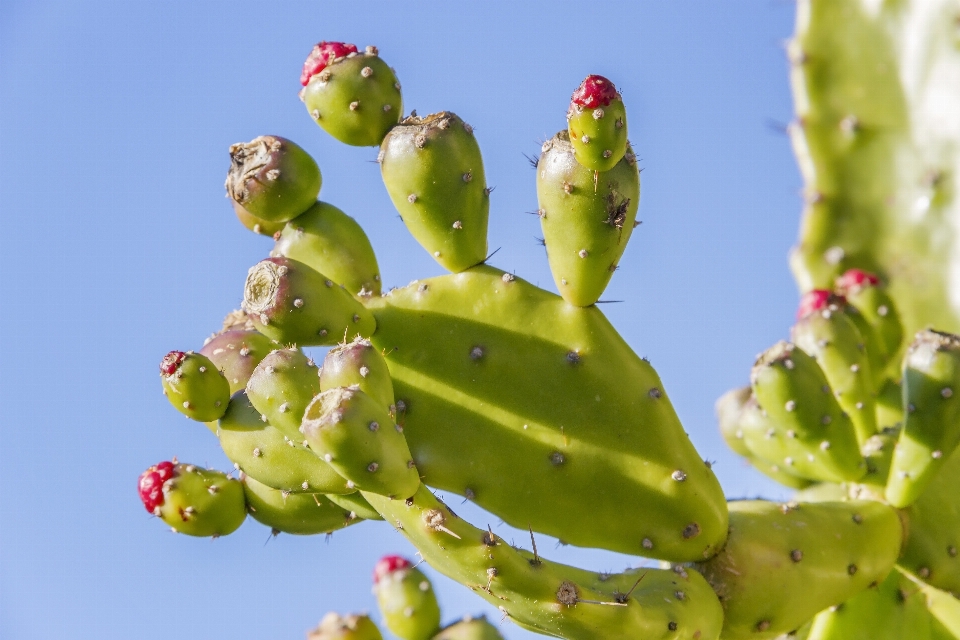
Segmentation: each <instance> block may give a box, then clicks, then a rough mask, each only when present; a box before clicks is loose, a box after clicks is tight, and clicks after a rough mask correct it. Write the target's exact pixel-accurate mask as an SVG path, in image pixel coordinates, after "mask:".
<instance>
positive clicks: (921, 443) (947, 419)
mask: <svg viewBox="0 0 960 640" xmlns="http://www.w3.org/2000/svg"><path fill="white" fill-rule="evenodd" d="M902 385H903V406H904V408H905V410H906V413H905V415H904V424H903V431H902V432H901V433H900V441H899V442H898V443H897V448H896V450H895V451H894V454H893V464H892V465H891V469H890V479H889V481H888V483H887V492H886V495H887V500H889V501H890V504H892V505H893V506H895V507H899V508H902V507H906V506H907V505H909V504H911V503H913V502H914V500H916V499H917V498H918V497H919V496H920V494H921V493H922V492H923V490H924V488H925V487H926V486H927V484H928V483H929V482H930V481H931V480H932V479H933V478H934V476H935V475H936V474H937V472H938V471H939V470H940V467H942V466H943V464H944V463H945V462H946V460H947V458H949V457H950V455H951V454H952V453H953V451H954V449H956V447H957V444H958V443H960V336H956V335H954V334H951V333H941V332H938V331H933V330H930V329H925V330H923V331H920V332H918V333H917V335H916V337H915V338H914V341H913V343H912V344H911V345H910V347H909V348H908V349H907V355H906V356H905V357H904V359H903V382H902Z"/></svg>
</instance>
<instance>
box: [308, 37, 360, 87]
mask: <svg viewBox="0 0 960 640" xmlns="http://www.w3.org/2000/svg"><path fill="white" fill-rule="evenodd" d="M350 53H357V45H355V44H348V43H346V42H326V41H324V42H320V43H318V44H317V45H316V46H315V47H314V48H313V51H311V52H310V55H309V56H307V60H306V62H304V63H303V71H301V72H300V84H302V85H303V86H307V83H309V82H310V78H312V77H313V76H315V75H317V74H318V73H320V72H321V71H323V70H324V69H326V68H327V65H328V64H330V63H331V62H333V61H334V60H336V59H337V58H342V57H344V56H346V55H347V54H350Z"/></svg>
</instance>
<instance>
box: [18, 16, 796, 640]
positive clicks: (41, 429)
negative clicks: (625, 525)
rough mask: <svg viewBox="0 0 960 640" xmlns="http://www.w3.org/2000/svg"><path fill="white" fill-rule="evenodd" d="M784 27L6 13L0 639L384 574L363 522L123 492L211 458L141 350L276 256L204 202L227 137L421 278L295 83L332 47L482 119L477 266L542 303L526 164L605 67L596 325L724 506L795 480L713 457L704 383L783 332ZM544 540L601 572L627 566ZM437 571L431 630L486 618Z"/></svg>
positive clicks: (350, 160) (362, 167) (257, 618)
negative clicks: (609, 270)
mask: <svg viewBox="0 0 960 640" xmlns="http://www.w3.org/2000/svg"><path fill="white" fill-rule="evenodd" d="M592 7H597V9H594V10H591V8H592ZM792 21H793V4H792V3H791V2H788V1H786V0H749V1H748V0H727V1H724V2H717V1H716V0H688V1H685V2H662V1H654V0H649V1H642V2H639V1H623V2H607V3H589V2H578V3H574V2H540V3H534V2H518V1H512V2H506V1H488V2H484V3H459V2H447V3H439V2H433V1H422V2H418V3H400V2H363V3H354V2H343V1H340V2H280V1H277V2H246V1H240V0H234V1H232V2H218V1H214V0H201V1H196V0H194V1H192V2H186V1H184V2H130V1H129V0H126V1H118V2H84V1H79V0H71V1H64V2H52V1H46V2H44V1H39V0H22V1H13V0H0V256H2V264H3V266H4V277H3V286H4V290H3V302H2V303H0V328H2V331H0V402H2V406H3V411H2V417H0V637H2V638H4V639H5V640H26V639H32V638H64V639H65V638H98V639H110V638H143V639H152V638H170V637H171V635H179V636H180V637H193V638H230V639H231V640H244V639H251V640H253V639H262V638H268V637H269V638H302V637H303V632H304V631H305V630H306V629H307V628H309V627H310V626H312V625H314V624H315V623H316V622H317V620H319V618H320V617H321V616H322V615H323V614H324V613H325V612H326V611H328V610H338V611H342V612H347V611H354V610H371V611H373V610H375V606H374V601H373V599H372V597H371V595H370V585H369V574H370V570H371V568H372V566H373V564H374V562H375V561H376V559H377V558H378V557H379V556H380V555H382V554H383V553H386V552H401V553H407V554H410V553H412V549H411V548H410V547H409V545H407V543H406V542H405V541H404V540H403V539H402V538H401V537H400V536H399V534H397V533H395V532H394V531H393V530H392V529H391V528H390V527H389V526H386V525H382V524H381V525H377V524H376V523H365V524H363V525H361V526H358V527H355V528H352V529H350V530H348V531H345V532H341V533H338V534H336V535H334V536H333V538H332V539H331V540H330V541H329V542H325V541H324V540H323V538H322V537H320V538H296V537H293V536H280V537H279V538H277V539H274V540H271V541H270V542H269V543H267V544H264V542H265V541H266V540H267V538H268V531H267V530H266V529H265V528H264V527H262V526H260V525H258V524H256V523H255V522H252V521H250V522H248V523H247V524H246V525H244V527H242V528H241V529H240V531H238V532H237V533H236V534H234V535H232V536H229V537H226V538H223V539H220V540H216V541H213V542H211V541H209V540H196V539H190V538H187V537H185V536H174V535H172V534H170V533H169V532H168V531H167V530H166V528H165V527H164V526H162V525H161V523H160V522H158V521H156V520H154V519H152V518H150V517H149V516H148V515H147V514H146V512H145V511H144V510H143V508H142V506H141V505H140V503H139V500H138V499H137V496H136V492H135V482H136V478H137V475H138V474H139V473H140V472H141V471H142V470H143V469H144V468H145V467H146V466H148V465H150V464H153V463H156V462H157V461H159V460H162V459H167V458H169V457H171V456H173V455H177V456H179V457H180V458H181V459H182V460H186V461H192V462H196V463H198V464H210V465H213V466H218V467H220V468H227V463H226V460H225V458H224V456H223V454H222V453H221V452H220V450H219V447H218V445H217V442H216V440H215V438H213V437H212V436H211V434H210V433H209V432H208V431H207V430H206V429H205V428H203V427H202V426H200V425H198V424H196V423H192V422H189V421H188V420H185V419H183V418H182V417H180V416H179V414H177V413H176V412H175V411H173V410H172V409H171V408H170V407H169V406H168V404H167V403H166V400H165V399H164V398H163V396H162V395H161V393H160V384H159V381H158V374H157V365H158V362H159V361H160V358H161V357H162V356H163V354H165V353H166V352H167V351H169V350H171V349H191V348H193V349H196V348H199V347H200V346H201V344H202V341H203V339H204V337H205V336H207V335H208V334H209V333H210V332H212V331H213V330H215V329H216V328H217V327H218V326H219V323H220V320H221V318H222V316H223V315H224V314H225V313H226V312H227V311H229V310H231V309H233V308H235V307H236V306H237V305H238V303H239V301H240V298H241V296H242V287H243V280H244V277H245V274H246V270H247V268H248V267H249V266H251V265H252V264H254V263H255V262H256V261H257V260H259V259H261V258H262V257H264V256H265V255H266V253H267V252H268V251H269V250H270V247H271V242H270V241H269V240H268V239H265V238H262V237H258V236H254V235H253V234H252V233H250V232H248V231H246V230H245V229H243V228H242V227H241V226H240V225H239V224H238V223H237V222H236V221H235V219H234V218H233V214H232V211H231V209H230V207H229V205H228V201H227V200H225V198H224V191H223V180H224V176H225V173H226V170H227V167H228V156H227V147H228V146H229V145H230V144H231V143H234V142H239V141H246V140H249V139H251V138H253V137H255V136H257V135H261V134H278V135H282V136H285V137H289V138H291V139H293V140H296V141H298V142H299V143H300V144H301V145H302V146H304V147H305V148H306V149H307V150H308V151H309V152H310V153H311V154H313V155H314V157H316V159H317V160H318V162H319V164H320V166H321V169H322V171H323V174H324V186H323V191H322V193H321V199H323V200H325V201H328V202H331V203H333V204H335V205H337V206H339V207H340V208H342V209H344V210H345V211H346V212H348V213H349V214H350V215H352V216H354V217H355V218H357V219H358V220H359V221H360V222H361V224H362V225H363V226H364V227H365V228H366V230H367V232H368V234H369V235H370V238H371V240H372V242H373V245H374V247H375V248H376V250H377V252H378V257H379V260H380V265H381V268H382V272H383V274H384V281H385V284H386V285H403V284H406V283H407V282H409V281H410V280H413V279H416V278H420V277H425V276H429V275H436V274H439V273H440V270H439V269H440V268H439V267H438V266H437V265H436V264H435V263H434V262H433V260H432V259H431V258H430V257H429V256H428V255H426V253H425V252H424V251H423V250H422V249H421V248H420V247H419V246H418V245H417V244H416V243H415V242H414V241H413V239H412V238H410V237H409V235H408V234H407V232H406V231H405V230H404V229H403V227H402V223H401V222H400V220H399V219H398V218H397V216H396V214H395V212H394V210H393V208H392V206H391V204H390V201H389V199H388V197H387V194H386V191H385V189H384V188H383V186H382V183H381V180H380V177H379V172H378V168H377V165H376V164H374V163H372V162H370V161H371V160H373V159H374V158H375V157H376V150H375V149H356V148H347V147H345V146H343V145H341V144H339V143H337V142H335V141H334V140H333V139H331V138H330V137H329V136H328V135H327V134H325V133H324V132H323V131H321V130H320V129H319V128H318V127H317V126H316V125H314V124H313V123H312V122H311V120H310V118H309V117H308V116H307V114H306V112H305V110H304V108H303V105H302V104H301V103H300V101H299V100H298V99H297V90H298V89H299V84H298V76H299V70H300V65H301V63H302V61H303V59H304V57H305V56H306V55H307V53H309V51H310V49H311V47H312V45H313V44H314V43H315V42H316V41H319V40H321V39H325V40H345V41H350V42H355V43H356V44H358V45H359V46H361V47H362V46H364V45H367V44H376V45H377V46H378V47H379V48H380V52H381V55H382V57H383V58H384V59H385V60H387V61H388V62H389V64H391V65H392V66H394V67H395V68H396V70H397V73H398V75H399V77H400V79H401V81H402V83H403V88H404V101H405V106H406V109H407V110H409V109H417V111H418V112H419V113H421V114H425V113H429V112H432V111H439V110H452V111H455V112H456V113H458V114H459V115H461V116H462V117H463V118H464V119H466V120H467V121H468V122H470V123H471V124H473V125H474V127H475V128H476V131H477V137H478V139H479V141H480V144H481V147H482V149H483V153H484V161H485V164H486V171H487V176H488V181H489V183H490V184H491V185H495V186H496V191H495V192H494V194H493V199H492V207H491V224H490V226H491V232H490V246H491V247H492V248H496V247H499V248H500V251H499V253H497V254H496V257H495V258H494V259H493V261H492V262H493V263H494V264H495V265H496V266H498V267H500V268H503V269H507V270H510V271H515V272H516V273H517V274H518V275H520V276H521V277H524V278H526V279H528V280H530V281H532V282H534V283H539V284H540V285H541V286H544V287H545V288H549V289H551V290H552V289H553V282H552V279H551V277H550V274H549V270H548V268H547V263H546V259H545V256H544V253H543V250H542V249H541V248H540V247H539V246H538V245H537V242H536V240H535V236H537V235H539V225H538V222H537V218H536V216H531V215H526V214H525V212H527V211H531V210H534V209H536V194H535V188H534V174H533V171H532V170H531V169H530V168H529V166H528V164H527V161H526V160H525V159H524V157H523V155H522V154H523V153H527V154H535V153H536V152H537V151H538V149H539V142H538V141H541V140H543V139H544V138H547V137H549V136H551V135H552V134H553V133H555V132H556V131H557V130H558V129H561V128H563V127H564V126H565V121H564V112H565V108H566V105H567V101H568V99H569V96H570V93H571V92H572V91H573V89H574V88H576V86H577V84H578V83H579V82H580V80H581V79H582V78H583V77H584V76H586V75H587V74H589V73H600V74H603V75H606V76H608V77H610V78H611V79H613V80H614V81H615V82H616V83H617V85H618V86H619V87H620V88H621V90H622V92H623V95H624V98H625V100H626V105H627V109H628V112H629V117H630V131H631V139H632V142H633V144H634V148H635V149H636V150H637V152H638V155H639V158H640V159H641V166H642V167H643V174H642V175H643V193H642V197H641V203H640V214H639V217H640V218H641V219H642V220H643V224H642V226H641V227H640V228H639V229H638V230H637V232H636V233H635V234H634V236H633V239H632V240H631V244H630V246H629V248H628V249H627V254H626V257H625V259H624V260H623V262H622V268H621V270H620V271H619V272H618V273H617V274H616V276H615V277H614V280H613V283H612V284H611V286H610V287H609V289H608V290H607V293H606V295H605V296H604V297H605V298H608V299H613V300H623V301H624V302H622V303H620V304H611V305H607V306H606V307H604V312H605V313H606V314H607V315H608V317H609V318H610V319H611V321H612V322H613V324H614V325H615V326H616V327H618V328H619V329H620V331H621V332H622V334H623V335H624V337H625V338H626V339H627V341H628V342H629V343H630V344H631V345H632V346H633V348H634V350H635V351H637V353H639V354H640V355H644V356H647V357H649V358H650V360H651V361H652V362H653V364H654V365H655V366H656V367H657V368H658V370H659V372H660V374H661V376H662V378H663V380H664V384H665V386H666V390H667V392H668V393H669V394H670V397H671V399H672V400H673V402H674V405H675V406H676V407H677V410H678V412H679V414H680V417H681V419H682V420H683V421H684V424H685V425H686V428H687V430H688V432H689V433H690V434H691V437H692V438H693V441H694V443H695V444H696V446H697V447H698V449H699V450H700V452H701V454H702V455H703V456H704V457H705V458H708V459H710V460H715V461H716V466H715V469H716V471H717V473H718V475H719V477H720V479H721V481H722V483H723V485H724V488H725V490H726V492H727V494H728V495H729V496H732V497H743V496H756V495H764V496H769V497H777V496H782V495H785V494H784V493H782V492H781V491H780V490H779V489H778V488H777V487H775V486H773V485H771V484H769V483H766V482H765V481H763V480H762V479H761V477H760V476H759V475H758V474H756V473H754V472H753V471H751V470H749V469H748V468H746V467H744V466H743V464H742V463H741V461H740V460H739V459H738V458H736V457H735V456H733V455H732V454H731V453H730V452H729V451H728V450H727V449H726V448H725V446H724V445H723V443H722V442H721V440H720V438H719V436H718V435H717V432H716V426H715V421H714V418H713V402H714V400H715V398H716V397H717V396H719V395H720V394H721V393H722V392H723V391H725V390H727V389H728V388H731V387H734V386H740V385H742V384H745V383H746V381H747V375H748V370H749V367H750V365H751V363H752V361H753V357H754V355H755V354H756V353H757V352H759V351H761V350H762V349H764V348H765V347H767V346H769V345H770V344H772V343H773V342H775V341H776V340H778V339H780V338H782V337H785V336H786V334H787V330H788V327H789V324H790V322H791V320H792V316H793V311H794V307H795V304H796V300H797V293H796V290H795V286H794V284H793V281H792V279H791V277H790V274H789V271H788V268H787V263H786V255H787V251H788V249H789V247H790V246H791V244H792V243H793V241H794V239H795V237H796V232H797V226H798V220H799V211H800V201H799V198H798V195H797V194H798V191H799V189H800V186H801V185H800V178H799V176H798V173H797V170H796V168H795V164H794V161H793V158H792V155H791V152H790V149H789V144H788V141H787V139H786V138H785V137H784V136H783V135H781V134H779V133H777V132H776V128H777V124H778V123H780V124H783V123H786V122H787V121H789V119H790V118H791V114H792V108H791V103H790V96H789V92H788V88H787V80H786V62H785V58H784V55H783V50H782V42H783V40H784V39H785V38H786V37H788V36H789V34H790V31H791V29H792ZM466 515H467V516H468V517H474V518H475V519H474V521H475V522H481V523H482V522H486V521H487V520H485V519H484V518H487V519H490V517H489V516H485V515H483V514H478V513H477V512H476V511H469V512H467V513H466ZM494 521H495V519H494ZM500 532H501V535H506V536H507V537H508V538H509V537H510V536H511V534H510V533H509V532H507V530H506V527H505V526H504V527H501V529H500ZM516 535H517V542H518V543H520V542H521V541H523V540H525V537H524V534H516ZM539 546H540V549H541V551H542V552H544V554H545V555H547V554H546V551H547V550H548V551H550V554H549V555H550V557H552V558H555V559H558V560H561V561H567V562H573V563H579V564H582V565H585V566H590V567H594V568H596V569H621V568H623V567H624V566H625V565H627V564H630V563H633V564H637V563H639V562H640V561H639V560H638V559H635V558H627V557H623V556H615V555H613V554H606V553H600V552H591V551H578V550H574V549H570V548H562V549H556V550H554V549H553V546H554V545H553V544H552V542H550V541H544V542H542V543H541V544H540V545H539ZM431 575H432V576H435V574H431ZM435 583H436V585H437V588H438V590H439V592H440V596H441V603H442V606H443V608H444V612H445V618H447V619H452V618H453V617H455V616H457V615H460V614H463V613H470V612H473V613H477V612H481V611H489V609H488V608H487V607H486V606H485V605H484V604H483V603H482V602H481V601H480V600H479V599H478V598H476V597H475V596H473V595H472V594H471V593H469V592H468V591H467V590H466V589H464V588H462V587H461V586H459V585H457V584H455V583H452V582H450V581H448V580H446V579H444V578H442V577H436V578H435ZM493 616H494V617H496V614H495V613H494V614H493ZM503 630H504V632H505V634H506V635H507V636H508V637H509V638H512V639H519V638H530V637H535V636H532V635H531V634H527V633H525V632H521V631H520V630H519V629H518V628H516V627H514V626H512V625H510V624H509V623H505V624H504V627H503ZM536 637H539V636H536Z"/></svg>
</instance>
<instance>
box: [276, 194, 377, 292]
mask: <svg viewBox="0 0 960 640" xmlns="http://www.w3.org/2000/svg"><path fill="white" fill-rule="evenodd" d="M270 255H272V256H283V257H286V258H292V259H294V260H299V261H300V262H302V263H304V264H305V265H307V266H309V267H310V268H312V269H313V270H315V271H317V272H319V273H322V274H325V275H326V276H327V277H328V278H330V279H331V280H333V281H334V282H335V283H337V284H340V285H343V287H344V288H345V289H346V290H347V291H349V292H350V293H351V294H352V295H355V296H359V297H361V298H362V297H364V296H368V295H372V296H378V295H380V267H378V266H377V256H376V255H375V254H374V253H373V246H372V245H371V244H370V239H369V238H367V234H366V233H364V231H363V229H362V228H361V227H360V225H359V224H357V221H356V220H354V219H353V218H351V217H350V216H348V215H347V214H345V213H344V212H343V211H341V210H340V209H338V208H337V207H335V206H333V205H332V204H327V203H326V202H317V203H315V204H314V205H313V206H312V207H310V208H309V209H307V210H306V211H305V212H303V213H301V214H300V215H299V216H297V217H296V218H294V219H293V220H291V221H290V222H288V223H287V224H286V225H285V226H284V227H283V229H282V231H280V236H279V237H278V238H277V243H276V244H275V245H274V247H273V251H272V252H271V254H270Z"/></svg>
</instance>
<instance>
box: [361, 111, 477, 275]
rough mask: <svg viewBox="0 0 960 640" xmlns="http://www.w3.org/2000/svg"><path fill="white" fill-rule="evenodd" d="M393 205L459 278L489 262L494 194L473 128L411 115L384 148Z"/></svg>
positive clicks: (451, 118) (450, 118)
mask: <svg viewBox="0 0 960 640" xmlns="http://www.w3.org/2000/svg"><path fill="white" fill-rule="evenodd" d="M379 161H380V172H381V174H382V176H383V184H384V185H385V186H386V187H387V193H389V194H390V200H392V201H393V206H394V207H396V209H397V211H398V212H399V213H400V217H401V218H403V222H404V224H406V225H407V229H408V230H409V231H410V233H411V234H413V237H414V238H416V239H417V242H419V243H420V245H421V246H422V247H423V248H424V249H426V250H427V252H428V253H429V254H430V255H431V256H433V258H434V260H436V261H437V262H438V263H440V265H442V266H443V267H444V268H446V269H449V270H450V271H453V272H459V271H463V270H464V269H467V268H468V267H472V266H473V265H475V264H479V263H480V262H482V261H483V260H484V259H485V258H486V257H487V218H488V214H489V210H490V191H491V190H490V189H488V188H487V180H486V176H485V174H484V170H483V158H482V157H481V156H480V146H479V145H478V144H477V140H476V138H475V137H474V135H473V127H471V126H470V125H468V124H467V123H466V122H464V121H463V120H461V119H460V118H459V117H458V116H457V115H456V114H453V113H450V112H447V111H443V112H440V113H433V114H430V115H428V116H426V117H423V118H421V117H419V116H416V115H411V116H410V117H408V118H406V119H405V120H404V121H403V122H401V123H400V124H399V125H398V126H396V127H395V128H393V129H392V130H391V131H390V133H389V134H387V136H386V137H385V138H384V139H383V144H381V145H380V156H379Z"/></svg>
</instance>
